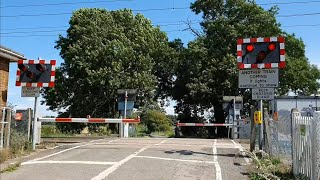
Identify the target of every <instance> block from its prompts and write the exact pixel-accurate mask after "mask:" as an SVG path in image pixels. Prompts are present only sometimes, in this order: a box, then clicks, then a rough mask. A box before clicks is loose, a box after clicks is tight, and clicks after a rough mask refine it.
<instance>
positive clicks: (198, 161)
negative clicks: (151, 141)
mask: <svg viewBox="0 0 320 180" xmlns="http://www.w3.org/2000/svg"><path fill="white" fill-rule="evenodd" d="M134 157H135V158H148V159H160V160H166V161H181V162H192V163H207V164H214V163H217V162H212V161H200V160H192V159H172V158H162V157H154V156H134Z"/></svg>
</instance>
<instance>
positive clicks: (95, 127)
mask: <svg viewBox="0 0 320 180" xmlns="http://www.w3.org/2000/svg"><path fill="white" fill-rule="evenodd" d="M88 128H89V133H90V134H97V135H98V136H110V135H111V129H109V128H108V125H107V124H90V125H89V126H88Z"/></svg>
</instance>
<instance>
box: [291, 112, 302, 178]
mask: <svg viewBox="0 0 320 180" xmlns="http://www.w3.org/2000/svg"><path fill="white" fill-rule="evenodd" d="M298 118H300V112H299V111H298V109H296V108H294V109H292V110H291V159H292V168H293V174H294V175H297V174H298V173H299V172H298V167H297V166H298V160H297V156H296V154H297V149H296V143H297V140H296V136H295V133H296V122H297V119H298Z"/></svg>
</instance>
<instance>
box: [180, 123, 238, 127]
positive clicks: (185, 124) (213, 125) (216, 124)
mask: <svg viewBox="0 0 320 180" xmlns="http://www.w3.org/2000/svg"><path fill="white" fill-rule="evenodd" d="M176 125H177V126H197V127H202V126H212V127H215V126H233V124H225V123H177V124H176Z"/></svg>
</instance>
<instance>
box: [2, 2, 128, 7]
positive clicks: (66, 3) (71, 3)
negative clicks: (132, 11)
mask: <svg viewBox="0 0 320 180" xmlns="http://www.w3.org/2000/svg"><path fill="white" fill-rule="evenodd" d="M126 1H127V2H128V1H133V0H108V1H105V0H104V1H102V0H101V1H79V2H63V3H47V4H26V5H11V6H1V7H0V8H21V7H43V6H61V5H74V4H95V3H110V2H126Z"/></svg>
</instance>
